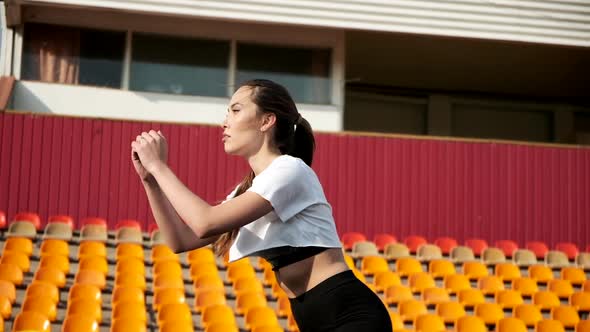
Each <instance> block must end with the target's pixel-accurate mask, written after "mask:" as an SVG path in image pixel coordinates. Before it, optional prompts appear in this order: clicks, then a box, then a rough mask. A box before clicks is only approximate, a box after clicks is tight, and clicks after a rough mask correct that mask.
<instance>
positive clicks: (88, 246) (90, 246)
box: [78, 241, 107, 259]
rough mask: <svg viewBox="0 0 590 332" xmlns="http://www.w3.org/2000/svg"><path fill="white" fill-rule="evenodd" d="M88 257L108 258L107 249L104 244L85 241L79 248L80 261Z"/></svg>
mask: <svg viewBox="0 0 590 332" xmlns="http://www.w3.org/2000/svg"><path fill="white" fill-rule="evenodd" d="M86 256H100V257H107V247H106V246H105V244H104V243H102V242H97V241H84V242H82V243H80V246H79V247H78V259H82V258H83V257H86Z"/></svg>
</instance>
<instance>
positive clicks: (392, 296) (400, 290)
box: [385, 285, 414, 305]
mask: <svg viewBox="0 0 590 332" xmlns="http://www.w3.org/2000/svg"><path fill="white" fill-rule="evenodd" d="M413 298H414V295H413V294H412V290H410V288H409V287H407V286H404V285H394V286H390V287H388V288H387V289H385V303H387V304H388V305H392V304H394V305H397V304H398V303H399V302H401V301H405V300H411V299H413Z"/></svg>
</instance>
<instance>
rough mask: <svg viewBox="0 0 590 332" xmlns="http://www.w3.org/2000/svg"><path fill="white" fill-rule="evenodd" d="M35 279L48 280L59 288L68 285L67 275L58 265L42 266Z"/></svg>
mask: <svg viewBox="0 0 590 332" xmlns="http://www.w3.org/2000/svg"><path fill="white" fill-rule="evenodd" d="M33 280H40V281H47V282H50V283H52V284H54V285H55V286H57V288H63V287H64V286H65V285H66V275H65V274H64V273H63V271H61V270H60V269H58V268H57V267H52V266H48V267H41V268H38V269H37V271H36V272H35V276H34V277H33Z"/></svg>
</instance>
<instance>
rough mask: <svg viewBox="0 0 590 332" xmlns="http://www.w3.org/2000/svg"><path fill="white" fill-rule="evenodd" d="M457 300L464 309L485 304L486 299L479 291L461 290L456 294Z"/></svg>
mask: <svg viewBox="0 0 590 332" xmlns="http://www.w3.org/2000/svg"><path fill="white" fill-rule="evenodd" d="M457 300H458V301H459V303H461V304H462V305H463V306H464V307H466V308H471V307H475V306H476V305H478V304H480V303H485V302H486V299H485V297H484V295H483V293H482V292H481V290H479V289H463V290H461V291H459V293H457Z"/></svg>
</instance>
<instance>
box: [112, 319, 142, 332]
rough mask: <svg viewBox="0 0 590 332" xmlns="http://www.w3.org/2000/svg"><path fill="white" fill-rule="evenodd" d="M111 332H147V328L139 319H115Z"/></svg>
mask: <svg viewBox="0 0 590 332" xmlns="http://www.w3.org/2000/svg"><path fill="white" fill-rule="evenodd" d="M110 332H147V328H146V326H145V322H143V321H141V320H139V319H132V318H130V319H114V320H113V322H112V323H111V331H110Z"/></svg>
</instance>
